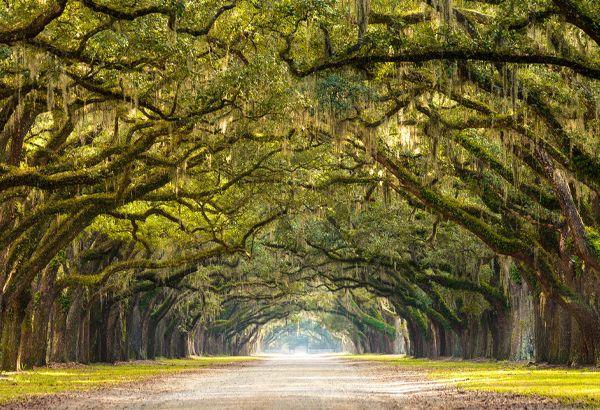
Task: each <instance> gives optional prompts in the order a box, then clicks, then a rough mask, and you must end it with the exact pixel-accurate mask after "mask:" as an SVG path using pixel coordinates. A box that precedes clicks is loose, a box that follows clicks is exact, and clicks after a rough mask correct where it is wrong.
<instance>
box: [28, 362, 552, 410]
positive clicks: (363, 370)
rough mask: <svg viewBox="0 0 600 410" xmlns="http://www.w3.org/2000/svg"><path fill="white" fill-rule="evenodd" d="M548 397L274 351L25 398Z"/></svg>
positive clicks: (337, 404) (322, 403) (233, 404)
mask: <svg viewBox="0 0 600 410" xmlns="http://www.w3.org/2000/svg"><path fill="white" fill-rule="evenodd" d="M555 406H556V405H555V404H554V403H552V402H551V401H544V400H540V399H535V398H522V397H515V396H506V395H494V394H489V393H467V392H461V391H459V390H457V389H455V388H454V387H451V386H448V385H445V384H442V383H440V382H432V381H429V380H427V379H426V378H425V377H424V376H423V375H421V374H419V373H416V372H408V373H407V372H403V371H402V370H400V369H398V368H395V367H393V366H389V365H385V364H377V363H372V362H371V363H369V362H362V361H349V360H345V359H341V358H337V357H335V356H322V355H304V356H269V357H266V358H265V359H264V360H260V361H257V362H251V363H246V364H243V365H240V364H237V365H230V366H222V367H217V368H212V369H206V370H201V371H199V372H194V373H185V374H179V375H176V376H169V377H162V378H158V379H155V380H153V381H150V382H144V383H138V384H135V383H134V384H130V385H127V386H121V387H113V388H108V389H103V390H99V391H93V392H87V393H76V394H71V395H68V396H57V397H54V398H48V399H42V400H41V401H39V402H30V403H27V407H28V408H31V407H38V408H48V407H52V408H61V409H81V408H85V409H100V408H101V409H106V408H118V409H236V410H237V409H369V410H377V409H390V408H407V409H414V408H421V409H435V408H439V409H442V408H443V409H446V408H486V409H492V408H498V409H500V408H502V409H505V408H539V407H544V408H547V407H555Z"/></svg>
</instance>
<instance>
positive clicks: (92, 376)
mask: <svg viewBox="0 0 600 410" xmlns="http://www.w3.org/2000/svg"><path fill="white" fill-rule="evenodd" d="M250 360H257V358H254V357H247V356H239V357H238V356H236V357H234V356H215V357H194V358H189V359H159V360H156V361H148V362H132V363H120V364H116V365H110V364H94V365H76V366H66V367H64V368H38V369H34V370H30V371H22V372H3V373H0V403H6V402H9V401H14V400H18V399H21V398H24V397H26V396H36V395H42V394H52V393H61V392H69V391H84V390H90V389H94V388H98V387H103V386H110V385H115V384H119V383H128V382H134V381H141V380H145V379H149V378H151V377H152V376H157V375H169V374H174V373H180V372H185V371H193V370H196V369H200V368H203V367H207V366H213V365H219V364H228V363H235V362H243V361H250Z"/></svg>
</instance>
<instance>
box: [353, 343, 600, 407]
mask: <svg viewBox="0 0 600 410" xmlns="http://www.w3.org/2000/svg"><path fill="white" fill-rule="evenodd" d="M343 357H345V358H348V359H356V360H369V361H379V362H386V363H389V364H391V365H395V366H401V367H402V368H403V369H406V370H407V371H411V370H412V371H418V372H424V373H426V374H427V376H428V377H429V378H430V379H432V380H438V381H445V380H447V381H449V382H451V383H453V384H455V385H456V386H457V387H459V388H461V389H464V390H479V391H487V392H497V393H514V394H522V395H534V396H544V397H551V398H555V399H558V400H560V401H562V402H564V403H566V404H569V403H571V404H575V403H581V404H586V405H589V406H594V407H600V371H599V369H570V368H564V367H550V368H544V367H536V366H529V365H526V364H523V363H515V362H492V361H483V362H479V361H466V360H465V361H463V360H450V359H448V360H427V359H414V358H410V357H404V356H396V355H346V356H343Z"/></svg>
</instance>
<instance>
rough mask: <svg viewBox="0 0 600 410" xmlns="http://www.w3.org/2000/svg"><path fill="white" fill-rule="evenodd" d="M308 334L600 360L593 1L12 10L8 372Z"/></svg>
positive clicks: (345, 341)
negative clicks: (61, 363) (291, 333)
mask: <svg viewBox="0 0 600 410" xmlns="http://www.w3.org/2000/svg"><path fill="white" fill-rule="evenodd" d="M307 318H309V319H310V320H308V319H307ZM315 323H318V324H320V326H322V327H323V328H324V329H326V331H324V330H323V329H321V328H320V327H319V326H317V325H315ZM300 327H302V329H303V332H304V333H303V334H304V335H308V336H306V337H309V336H310V337H312V338H314V340H321V341H322V342H323V346H325V345H327V346H332V345H336V346H339V347H340V348H344V349H346V348H349V349H352V350H355V351H358V352H403V353H407V354H412V355H415V356H419V357H437V356H457V357H464V358H473V357H489V358H497V359H533V360H537V361H542V362H550V363H557V364H592V365H598V364H600V3H599V2H598V1H597V0H519V1H516V0H423V1H416V0H402V1H391V0H338V1H335V0H273V1H262V0H137V1H126V0H0V363H1V368H2V369H3V370H14V369H24V368H30V367H32V366H41V365H45V364H47V363H50V362H83V363H88V362H97V361H109V362H114V361H120V360H128V359H148V358H150V359H151V358H154V357H158V356H168V357H181V356H187V355H191V354H247V353H251V352H253V351H255V350H256V349H261V348H265V347H266V348H268V347H269V346H271V347H272V346H276V345H278V343H279V345H280V344H281V343H282V339H280V340H279V341H278V340H277V339H278V338H281V337H289V335H290V332H291V331H292V330H293V329H294V328H295V329H296V330H297V333H298V332H299V329H300ZM286 335H288V336H286ZM289 340H291V339H289ZM289 340H288V341H289Z"/></svg>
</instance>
